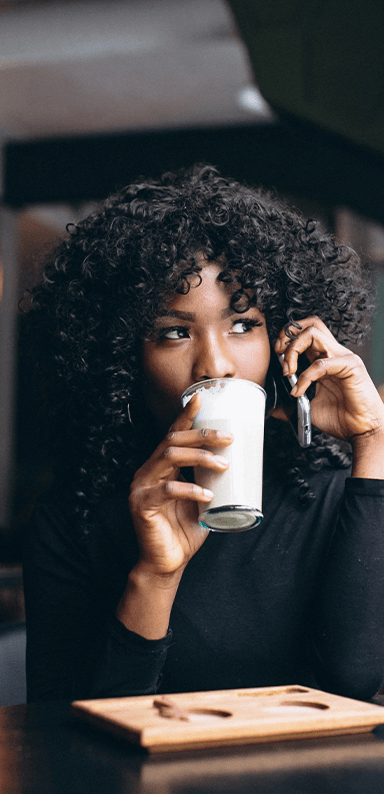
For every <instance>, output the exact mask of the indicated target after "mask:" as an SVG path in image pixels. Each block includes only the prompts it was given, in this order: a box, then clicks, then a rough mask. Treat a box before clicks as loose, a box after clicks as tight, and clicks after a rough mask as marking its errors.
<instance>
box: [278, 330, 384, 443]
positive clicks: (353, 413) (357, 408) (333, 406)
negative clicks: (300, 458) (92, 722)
mask: <svg viewBox="0 0 384 794" xmlns="http://www.w3.org/2000/svg"><path fill="white" fill-rule="evenodd" d="M299 325H300V326H301V329H302V330H299V329H296V328H295V327H294V326H291V329H292V332H293V333H294V334H295V339H292V340H290V339H289V338H287V335H286V334H285V331H284V329H283V330H282V331H281V332H280V334H279V337H278V339H277V342H276V345H275V351H276V353H278V354H281V353H284V368H283V372H284V374H285V375H292V374H293V373H295V372H296V369H297V360H298V356H299V355H300V354H301V353H305V354H306V356H307V358H308V360H309V362H310V365H309V367H308V368H307V369H306V370H305V371H304V372H303V373H302V374H301V375H300V376H299V377H298V382H297V385H296V386H295V387H294V389H293V390H292V395H293V396H294V397H300V396H301V395H302V394H304V392H305V391H306V390H307V389H308V387H309V386H310V385H311V383H315V384H316V395H315V397H314V399H313V400H312V402H311V412H312V422H313V424H314V425H315V426H316V427H317V428H319V430H322V431H323V432H325V433H329V434H330V435H332V436H336V437H337V438H341V439H345V440H347V441H350V442H351V443H352V445H353V443H354V441H356V440H358V439H360V440H363V439H365V440H367V439H368V438H373V437H375V436H376V437H377V439H380V444H382V443H383V442H384V405H383V403H382V401H381V399H380V396H379V394H378V391H377V389H376V388H375V386H374V384H373V382H372V380H371V378H370V377H369V375H368V372H367V370H366V368H365V366H364V363H363V361H362V360H361V358H360V357H359V356H357V355H356V354H355V353H353V352H352V351H350V350H348V349H347V348H346V347H343V345H340V344H339V342H337V341H336V339H335V337H334V336H333V335H332V334H331V332H330V331H329V330H328V328H327V327H326V326H325V325H324V323H323V322H322V321H321V320H320V319H319V318H318V317H306V318H305V319H304V320H300V322H299ZM383 458H384V449H383Z"/></svg>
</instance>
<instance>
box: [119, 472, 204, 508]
mask: <svg viewBox="0 0 384 794" xmlns="http://www.w3.org/2000/svg"><path fill="white" fill-rule="evenodd" d="M212 499H213V493H212V491H210V490H209V489H208V488H202V487H201V486H200V485H196V483H192V482H185V481H183V480H167V481H165V482H161V483H156V485H153V486H151V487H148V488H143V489H141V491H139V492H138V493H137V494H135V496H134V501H136V505H137V506H138V507H139V509H140V512H141V513H143V512H145V511H148V510H158V509H159V508H161V507H164V505H166V504H169V503H170V502H175V501H179V500H187V501H190V502H211V501H212Z"/></svg>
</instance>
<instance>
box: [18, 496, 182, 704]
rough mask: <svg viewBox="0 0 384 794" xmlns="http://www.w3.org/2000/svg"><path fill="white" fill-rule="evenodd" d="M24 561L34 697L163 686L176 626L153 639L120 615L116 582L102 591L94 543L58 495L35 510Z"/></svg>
mask: <svg viewBox="0 0 384 794" xmlns="http://www.w3.org/2000/svg"><path fill="white" fill-rule="evenodd" d="M105 562H106V568H107V567H108V561H107V560H106V561H105ZM23 568H24V593H25V605H26V619H27V660H26V665H27V693H28V700H29V701H38V700H60V699H63V700H73V699H75V698H76V699H78V698H92V697H113V696H120V695H121V696H127V695H136V694H147V693H151V692H156V689H157V686H158V682H159V680H160V678H161V670H162V667H163V664H164V660H165V658H166V654H167V648H168V646H169V643H170V641H171V633H170V632H168V635H167V636H166V637H165V638H164V639H161V640H153V641H152V640H146V639H145V638H143V637H140V636H138V635H136V634H134V633H133V632H130V631H128V629H126V628H125V626H124V625H123V624H122V623H121V622H120V621H119V620H118V619H117V618H116V617H115V614H114V612H115V609H114V606H115V605H114V603H113V597H112V598H111V597H110V593H111V592H112V596H113V588H112V587H110V588H105V590H104V592H101V593H100V592H98V586H97V584H98V583H97V582H96V583H95V572H94V571H93V569H92V561H91V557H90V555H89V551H88V546H87V543H86V542H82V541H81V538H79V536H78V533H77V532H76V531H75V529H74V528H72V527H71V526H70V519H69V518H68V516H67V515H66V514H65V512H63V510H62V509H61V508H59V507H58V505H57V504H55V503H53V502H52V501H49V500H48V501H46V502H42V503H41V504H40V505H39V506H37V508H36V509H35V512H34V515H33V518H32V520H31V523H30V527H29V533H28V537H27V541H26V544H25V550H24V566H23ZM112 576H113V571H112Z"/></svg>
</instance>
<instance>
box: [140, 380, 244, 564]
mask: <svg viewBox="0 0 384 794" xmlns="http://www.w3.org/2000/svg"><path fill="white" fill-rule="evenodd" d="M200 401H201V397H200V395H195V396H194V397H193V398H192V399H191V400H190V401H189V403H188V404H187V405H186V407H185V408H184V410H183V411H182V413H181V414H180V416H179V417H178V418H177V419H176V421H175V422H174V424H173V426H172V427H171V429H170V431H169V433H168V434H167V436H166V437H165V439H164V440H163V441H162V442H161V444H160V445H159V446H158V447H157V449H156V450H155V451H154V453H153V454H152V455H151V457H150V458H149V460H147V461H146V463H145V464H144V465H143V466H142V467H141V468H140V469H139V470H138V471H137V472H136V474H135V477H134V479H133V482H132V485H131V492H130V497H129V508H130V512H131V516H132V520H133V523H134V527H135V531H136V535H137V539H138V543H139V548H140V557H139V561H138V564H137V566H136V568H137V567H139V568H140V569H141V570H145V572H146V574H147V575H149V576H155V577H164V578H169V577H170V578H171V579H172V577H174V576H177V577H178V576H180V575H181V573H182V572H183V570H184V568H185V566H186V565H187V563H188V562H189V560H190V559H191V557H193V555H194V554H195V553H196V551H197V550H198V549H199V548H200V546H202V544H203V543H204V540H205V539H206V537H207V534H208V530H205V529H204V528H203V527H201V526H200V524H199V523H198V502H201V503H205V504H209V502H210V501H211V499H212V496H213V494H212V492H211V491H207V490H205V489H204V488H201V487H200V486H199V485H196V484H194V483H190V482H186V481H185V480H184V479H183V478H182V477H181V475H180V469H181V468H184V467H194V466H202V467H204V468H208V469H211V470H212V471H216V472H222V471H225V470H226V468H227V466H228V463H227V461H226V460H225V458H220V456H219V455H215V454H214V453H213V452H211V451H210V450H208V449H206V447H212V448H215V449H217V448H220V447H226V446H228V445H229V444H231V443H232V440H233V437H232V436H231V435H226V434H223V433H220V432H218V431H216V430H195V429H192V423H193V419H194V417H195V416H196V414H197V412H198V410H199V407H200ZM203 447H204V448H203Z"/></svg>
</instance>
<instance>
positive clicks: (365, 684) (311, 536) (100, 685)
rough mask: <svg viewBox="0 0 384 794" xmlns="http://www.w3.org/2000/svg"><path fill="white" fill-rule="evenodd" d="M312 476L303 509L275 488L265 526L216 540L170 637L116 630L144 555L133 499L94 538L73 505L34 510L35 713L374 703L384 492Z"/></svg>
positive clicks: (175, 612)
mask: <svg viewBox="0 0 384 794" xmlns="http://www.w3.org/2000/svg"><path fill="white" fill-rule="evenodd" d="M347 474H348V472H346V471H345V470H333V469H331V468H327V469H324V470H322V471H321V472H318V473H311V474H310V475H309V478H308V481H309V483H310V486H311V489H312V491H313V492H314V493H315V495H316V499H315V500H313V501H312V502H311V503H310V505H309V507H307V508H306V509H303V508H300V507H297V504H296V502H295V499H294V498H293V496H292V495H291V494H290V492H289V489H288V488H287V486H285V485H284V484H283V483H282V482H281V481H278V480H276V481H275V480H274V479H273V478H269V479H268V480H267V481H266V482H265V484H264V496H263V510H264V519H263V521H262V522H261V524H260V525H259V526H258V527H257V528H255V529H251V530H248V531H246V532H242V533H235V534H221V533H214V532H211V533H209V535H208V538H207V540H206V541H205V543H204V544H203V546H202V547H201V549H199V551H198V552H197V553H196V555H195V556H194V557H193V558H192V560H191V561H190V562H189V563H188V565H187V568H186V570H185V572H184V574H183V577H182V580H181V583H180V586H179V589H178V592H177V595H176V598H175V602H174V606H173V609H172V613H171V620H170V627H169V631H168V634H167V636H166V637H165V638H164V639H160V640H147V639H145V638H143V637H140V636H138V635H136V634H134V633H133V632H130V631H128V629H126V628H125V627H124V625H123V624H122V623H120V621H119V620H118V619H117V618H116V617H115V610H116V606H117V604H118V602H119V600H120V598H121V595H122V592H123V590H124V588H125V586H126V581H127V575H128V572H129V570H130V569H131V568H132V567H133V565H134V564H135V562H136V561H137V556H138V548H137V542H136V538H135V533H134V529H133V526H132V522H131V519H130V515H129V510H128V499H127V493H126V492H125V491H124V492H121V493H119V494H117V495H116V496H114V497H113V498H112V499H110V500H109V501H106V502H104V503H101V504H100V505H99V507H98V508H97V510H96V519H95V521H94V522H93V525H92V527H91V529H90V532H89V534H88V535H85V536H84V535H82V534H81V533H80V531H79V527H78V526H77V523H76V519H75V517H74V511H73V510H72V507H71V504H70V502H66V501H65V500H64V499H62V498H61V497H60V496H59V495H58V493H57V492H56V493H55V492H52V493H50V494H49V495H47V496H46V497H44V498H42V499H41V500H40V501H39V503H38V504H37V506H36V509H35V512H34V516H33V518H32V521H31V526H30V530H29V534H28V539H27V543H26V549H25V560H24V588H25V600H26V615H27V632H28V635H27V636H28V641H27V682H28V699H29V700H30V701H34V700H53V699H55V700H58V699H74V698H93V697H113V696H126V695H137V694H149V693H154V692H162V693H166V692H179V691H192V690H210V689H229V688H235V687H248V686H250V687H251V686H252V687H254V686H268V685H279V684H292V683H296V684H297V683H298V684H306V685H307V686H311V685H312V686H318V687H320V688H322V689H326V690H328V691H332V692H336V693H338V694H341V695H347V696H349V697H357V698H362V699H365V698H367V699H368V698H370V697H371V696H373V695H374V694H375V693H376V692H377V690H378V689H380V688H381V687H382V685H383V679H384V481H381V480H364V479H357V478H356V479H352V478H349V477H347V476H346V475H347Z"/></svg>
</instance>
